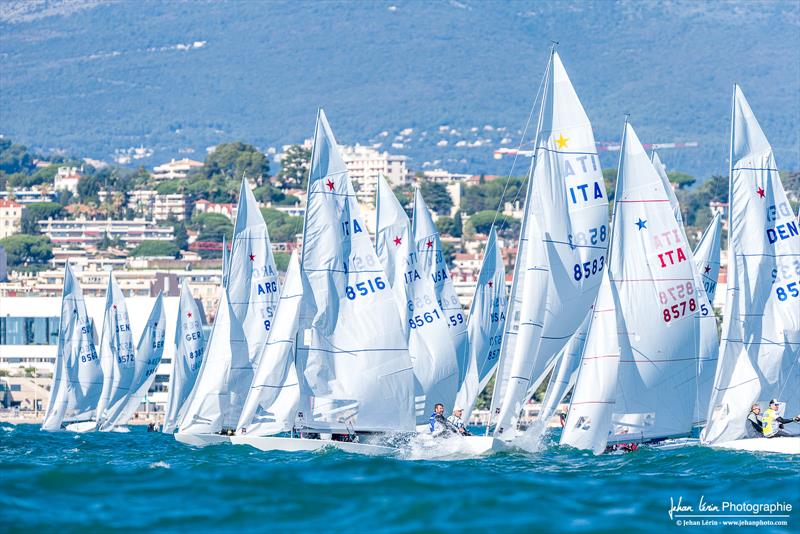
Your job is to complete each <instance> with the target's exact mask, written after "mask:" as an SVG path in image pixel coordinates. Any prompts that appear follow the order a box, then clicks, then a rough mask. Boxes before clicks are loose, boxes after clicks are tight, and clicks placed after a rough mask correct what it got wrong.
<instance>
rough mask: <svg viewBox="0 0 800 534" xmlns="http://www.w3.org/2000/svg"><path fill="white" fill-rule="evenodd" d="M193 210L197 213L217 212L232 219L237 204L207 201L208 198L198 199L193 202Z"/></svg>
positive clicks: (234, 216) (234, 215)
mask: <svg viewBox="0 0 800 534" xmlns="http://www.w3.org/2000/svg"><path fill="white" fill-rule="evenodd" d="M194 210H195V211H196V212H197V213H217V214H219V215H224V216H225V217H227V218H229V219H230V220H234V219H235V218H236V210H237V206H236V204H230V203H220V202H209V201H208V200H205V199H200V200H198V201H197V202H195V203H194Z"/></svg>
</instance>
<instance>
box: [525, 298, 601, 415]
mask: <svg viewBox="0 0 800 534" xmlns="http://www.w3.org/2000/svg"><path fill="white" fill-rule="evenodd" d="M590 318H591V314H589V315H587V316H586V318H585V319H584V320H583V324H581V326H580V328H578V331H577V332H575V335H574V336H572V338H571V339H570V340H569V343H567V344H566V345H565V346H564V348H563V349H561V354H559V356H558V359H557V363H556V366H555V367H554V368H553V373H552V375H551V377H550V382H549V383H548V384H547V392H546V393H545V395H544V399H542V407H541V409H540V410H539V415H538V419H539V420H540V421H542V422H543V423H545V424H546V423H547V421H548V420H549V419H550V418H551V417H552V416H553V415H554V414H555V413H556V410H557V409H558V405H559V404H560V403H561V402H562V401H563V400H564V397H565V396H566V395H567V392H568V391H569V389H570V388H571V387H572V386H574V385H575V380H576V379H577V376H578V368H579V367H580V363H581V355H582V354H583V350H584V347H585V345H586V334H587V331H588V329H589V321H590V320H591V319H590Z"/></svg>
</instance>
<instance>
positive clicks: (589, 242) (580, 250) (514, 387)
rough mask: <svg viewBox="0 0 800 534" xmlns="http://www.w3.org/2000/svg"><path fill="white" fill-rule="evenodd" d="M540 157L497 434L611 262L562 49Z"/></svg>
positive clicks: (594, 170)
mask: <svg viewBox="0 0 800 534" xmlns="http://www.w3.org/2000/svg"><path fill="white" fill-rule="evenodd" d="M544 87H545V92H544V96H543V99H542V108H541V113H540V119H539V131H538V135H537V142H536V157H535V160H534V162H533V164H532V169H531V174H530V178H529V186H528V193H527V198H526V201H525V202H526V205H525V214H524V219H523V225H522V233H521V235H520V245H519V251H518V256H517V257H518V261H517V264H516V266H515V272H514V281H513V283H512V295H511V299H510V304H509V311H508V313H507V317H508V320H507V324H506V333H505V335H504V337H503V346H502V348H501V355H500V358H501V363H500V364H499V374H498V379H497V385H499V387H498V388H497V390H496V393H495V394H494V395H493V398H492V410H493V416H495V417H496V419H495V420H496V422H497V425H496V427H495V435H498V436H499V435H502V434H503V433H504V432H506V431H508V430H510V429H514V428H515V427H516V421H517V417H518V415H519V413H520V410H521V409H522V407H523V404H524V402H525V401H526V400H527V399H528V398H529V397H530V396H531V395H532V394H533V392H534V391H535V389H536V387H537V386H538V385H539V383H540V382H541V381H542V380H543V379H544V377H545V375H546V373H547V371H548V370H549V369H550V368H551V367H552V365H553V359H554V358H555V357H556V356H557V355H558V353H559V352H560V351H561V349H562V348H563V347H564V345H566V344H567V342H568V341H569V339H570V338H571V337H572V336H573V334H574V333H575V331H576V330H577V329H578V327H579V326H580V325H581V323H582V322H583V320H584V318H585V317H586V315H587V314H588V313H589V310H590V308H591V305H592V303H593V302H594V300H595V297H596V295H597V291H598V287H599V285H600V280H601V278H602V272H603V270H604V269H605V265H606V262H607V258H606V248H607V244H608V233H609V232H608V199H607V197H606V191H605V185H604V182H603V175H602V171H601V167H600V158H599V157H598V155H597V150H596V148H595V142H594V134H593V133H592V125H591V123H590V122H589V118H588V117H587V115H586V112H585V111H584V109H583V106H582V105H581V102H580V100H579V99H578V96H577V94H576V93H575V89H574V88H573V86H572V83H571V82H570V80H569V77H568V76H567V72H566V70H565V69H564V66H563V64H562V63H561V59H560V57H559V55H558V54H557V53H555V52H553V53H552V55H551V60H550V63H549V65H548V71H547V73H546V76H545V83H544Z"/></svg>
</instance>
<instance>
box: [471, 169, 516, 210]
mask: <svg viewBox="0 0 800 534" xmlns="http://www.w3.org/2000/svg"><path fill="white" fill-rule="evenodd" d="M526 181H527V179H526V178H524V177H520V176H512V177H511V178H509V179H508V187H506V180H492V181H490V182H486V183H483V184H478V185H470V186H466V187H464V188H463V190H462V194H461V209H462V210H463V211H464V214H465V215H471V214H473V213H477V212H479V211H487V210H491V211H495V210H496V209H497V208H498V206H499V207H500V209H501V210H502V209H503V206H502V205H501V202H500V200H501V198H502V201H503V202H502V203H503V204H505V203H506V202H513V201H514V199H516V200H518V201H520V202H524V201H525V190H524V185H525V182H526Z"/></svg>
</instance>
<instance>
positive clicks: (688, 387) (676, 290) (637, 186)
mask: <svg viewBox="0 0 800 534" xmlns="http://www.w3.org/2000/svg"><path fill="white" fill-rule="evenodd" d="M613 228H614V232H613V235H612V238H611V248H610V259H609V262H608V276H609V281H610V284H609V286H610V287H609V288H608V290H606V291H605V292H604V294H601V296H599V297H598V302H597V304H596V308H597V309H596V310H595V317H594V319H593V321H592V323H591V324H590V327H589V334H588V336H589V337H588V339H587V342H586V350H585V352H584V356H583V361H582V363H581V369H580V371H579V376H578V380H577V383H576V386H575V392H574V394H573V399H572V404H571V407H570V412H569V417H568V420H567V423H566V426H565V429H564V434H563V437H562V442H563V443H566V444H569V445H573V446H576V447H579V448H587V449H591V450H593V451H594V452H595V453H599V452H602V451H603V450H604V449H605V447H606V445H607V443H608V442H619V441H640V440H649V439H655V438H663V437H674V436H681V435H688V434H689V433H690V432H691V429H692V421H693V408H694V400H695V388H696V374H697V367H696V361H697V352H698V350H699V337H700V336H699V313H700V307H701V305H703V304H705V305H707V301H706V300H705V292H704V291H702V290H700V289H698V288H697V287H696V276H695V271H694V265H693V257H692V252H691V249H689V248H688V243H687V242H686V240H685V237H684V236H683V232H682V229H681V226H680V224H679V223H678V221H677V219H676V218H675V214H674V212H673V209H672V206H671V205H670V202H669V198H668V195H667V192H666V191H665V188H664V186H663V183H662V181H661V178H660V177H659V175H658V172H657V171H656V169H655V168H654V166H653V164H652V162H651V161H650V160H649V158H648V157H647V154H646V153H645V151H644V148H643V147H642V144H641V142H640V141H639V139H638V137H637V136H636V133H635V132H634V130H633V128H632V127H631V125H630V124H628V123H626V124H625V133H624V136H623V140H622V148H621V154H620V165H619V173H618V176H617V194H616V200H615V208H614V220H613ZM609 293H610V297H611V299H613V300H612V302H613V303H610V302H609V295H608V294H609ZM607 309H615V320H614V321H611V320H610V319H607V318H603V320H602V321H599V323H600V324H599V325H597V326H595V324H596V323H597V322H598V321H597V319H598V314H599V313H601V312H602V313H603V314H605V313H607V312H606V311H605V310H607ZM613 322H616V328H614V329H612V328H611V327H612V323H613ZM595 328H598V329H600V330H601V331H600V332H594V331H593V330H594V329H595ZM614 335H616V336H617V341H616V344H618V347H615V346H614V345H615V341H614V340H613V339H612V338H613V337H614ZM598 339H603V340H604V341H603V342H602V343H597V340H598ZM598 347H599V348H600V350H598ZM603 349H605V350H606V352H603ZM609 423H610V424H609Z"/></svg>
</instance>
